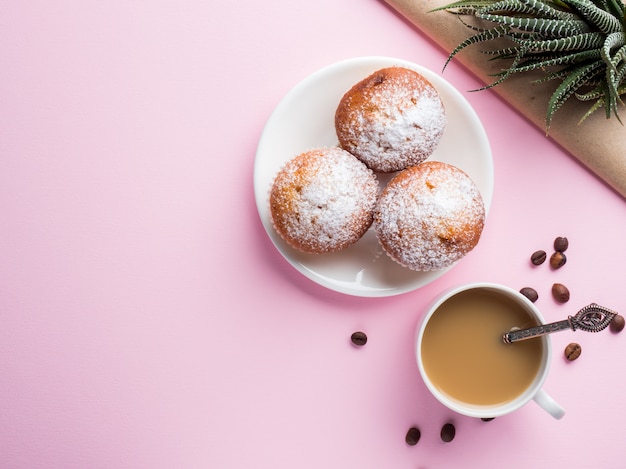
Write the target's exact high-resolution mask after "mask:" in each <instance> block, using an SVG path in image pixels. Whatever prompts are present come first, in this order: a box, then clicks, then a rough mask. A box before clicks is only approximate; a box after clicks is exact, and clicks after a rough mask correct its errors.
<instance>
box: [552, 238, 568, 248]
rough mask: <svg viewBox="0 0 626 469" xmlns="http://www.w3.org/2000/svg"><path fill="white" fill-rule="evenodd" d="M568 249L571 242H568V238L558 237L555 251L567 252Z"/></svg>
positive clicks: (555, 242)
mask: <svg viewBox="0 0 626 469" xmlns="http://www.w3.org/2000/svg"><path fill="white" fill-rule="evenodd" d="M568 247H569V241H568V240H567V238H566V237H564V236H558V237H557V238H556V239H555V240H554V250H555V251H556V252H565V251H567V248H568Z"/></svg>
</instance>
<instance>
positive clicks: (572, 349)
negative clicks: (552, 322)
mask: <svg viewBox="0 0 626 469" xmlns="http://www.w3.org/2000/svg"><path fill="white" fill-rule="evenodd" d="M582 351H583V350H582V348H581V346H580V345H579V344H577V343H575V342H572V343H571V344H569V345H568V346H567V347H565V358H567V359H568V360H569V361H572V360H576V359H577V358H578V357H580V354H581V353H582Z"/></svg>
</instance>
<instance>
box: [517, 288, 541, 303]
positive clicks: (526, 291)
mask: <svg viewBox="0 0 626 469" xmlns="http://www.w3.org/2000/svg"><path fill="white" fill-rule="evenodd" d="M519 292H520V293H521V294H522V295H524V296H525V297H526V298H528V299H529V300H530V301H532V302H533V303H534V302H535V301H537V299H538V298H539V293H537V290H535V289H534V288H530V287H524V288H522V289H521V290H520V291H519Z"/></svg>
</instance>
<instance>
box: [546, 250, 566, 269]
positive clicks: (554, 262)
mask: <svg viewBox="0 0 626 469" xmlns="http://www.w3.org/2000/svg"><path fill="white" fill-rule="evenodd" d="M566 262H567V257H565V254H563V253H562V252H559V251H556V252H555V253H554V254H552V256H550V266H551V267H552V268H553V269H560V268H561V267H563V266H564V265H565V263H566Z"/></svg>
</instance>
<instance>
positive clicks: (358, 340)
mask: <svg viewBox="0 0 626 469" xmlns="http://www.w3.org/2000/svg"><path fill="white" fill-rule="evenodd" d="M350 339H351V340H352V343H353V344H354V345H359V346H361V345H365V344H366V343H367V335H365V332H360V331H358V332H355V333H354V334H352V336H351V337H350Z"/></svg>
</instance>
